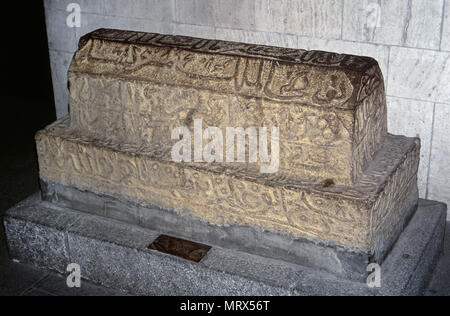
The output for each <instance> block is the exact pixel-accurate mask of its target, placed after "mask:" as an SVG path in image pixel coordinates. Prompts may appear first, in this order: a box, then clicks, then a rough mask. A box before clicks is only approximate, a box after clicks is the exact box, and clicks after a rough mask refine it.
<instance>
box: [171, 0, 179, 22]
mask: <svg viewBox="0 0 450 316" xmlns="http://www.w3.org/2000/svg"><path fill="white" fill-rule="evenodd" d="M176 5H177V0H171V6H172V10H171V11H172V24H175V23H178V22H177V17H176V14H177V11H176Z"/></svg>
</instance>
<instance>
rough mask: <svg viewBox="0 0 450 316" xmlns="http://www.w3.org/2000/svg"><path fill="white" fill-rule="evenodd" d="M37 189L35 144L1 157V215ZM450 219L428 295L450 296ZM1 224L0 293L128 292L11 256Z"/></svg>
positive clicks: (81, 294)
mask: <svg viewBox="0 0 450 316" xmlns="http://www.w3.org/2000/svg"><path fill="white" fill-rule="evenodd" d="M37 190H38V171H37V162H36V158H35V152H34V148H33V147H31V146H30V147H29V148H22V149H21V150H20V151H15V152H13V153H12V154H9V155H3V156H2V157H1V158H0V215H1V214H2V212H4V211H5V210H7V209H8V208H10V207H11V206H13V205H14V204H15V203H17V202H19V201H20V200H22V199H24V198H26V197H27V196H29V195H30V194H32V193H33V192H36V191H37ZM449 225H450V222H447V232H446V241H445V249H444V256H443V257H442V258H441V260H440V262H439V263H438V266H437V268H436V272H435V275H434V278H433V280H432V281H431V283H430V285H429V288H428V290H427V291H426V295H430V296H450V226H449ZM6 247H7V246H6V242H5V237H4V231H3V227H2V225H0V296H16V295H22V296H104V295H108V296H118V295H127V294H126V293H124V292H121V291H118V290H112V289H107V288H104V287H101V286H98V285H95V284H92V283H89V282H86V281H83V282H82V287H81V288H80V289H70V288H68V287H67V286H66V279H65V277H64V276H61V275H58V274H56V273H53V272H48V271H46V270H42V269H38V268H35V267H32V266H29V265H25V264H21V263H17V262H12V261H10V260H9V259H8V255H7V248H6Z"/></svg>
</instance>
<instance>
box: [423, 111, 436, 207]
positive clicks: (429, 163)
mask: <svg viewBox="0 0 450 316" xmlns="http://www.w3.org/2000/svg"><path fill="white" fill-rule="evenodd" d="M435 120H436V103H433V118H432V120H431V139H430V153H429V154H428V170H427V183H426V190H425V199H428V194H429V187H430V171H431V154H432V152H433V139H434V122H435Z"/></svg>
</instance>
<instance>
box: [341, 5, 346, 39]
mask: <svg viewBox="0 0 450 316" xmlns="http://www.w3.org/2000/svg"><path fill="white" fill-rule="evenodd" d="M344 10H345V0H342V8H341V38H340V39H341V40H343V39H344Z"/></svg>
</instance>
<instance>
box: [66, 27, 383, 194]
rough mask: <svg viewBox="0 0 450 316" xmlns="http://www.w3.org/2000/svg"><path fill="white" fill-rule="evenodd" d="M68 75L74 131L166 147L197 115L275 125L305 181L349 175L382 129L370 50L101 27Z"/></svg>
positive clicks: (283, 160)
mask: <svg viewBox="0 0 450 316" xmlns="http://www.w3.org/2000/svg"><path fill="white" fill-rule="evenodd" d="M69 81H70V111H71V128H72V129H74V130H77V131H79V133H83V134H86V135H91V136H93V137H95V138H99V139H105V138H106V139H108V140H110V141H112V142H120V143H125V144H128V145H130V146H136V147H138V148H149V151H151V150H152V148H154V147H155V146H156V147H158V148H161V147H162V149H160V150H161V151H163V152H164V151H168V150H169V148H170V147H171V146H173V144H174V141H172V140H171V131H172V130H173V129H174V128H176V127H179V126H188V127H190V128H192V126H193V122H194V121H195V119H202V120H203V126H204V127H205V128H206V127H208V126H214V127H219V128H223V129H225V128H226V127H242V128H247V127H251V126H254V127H257V128H258V127H261V126H266V127H268V128H269V131H270V127H274V126H276V127H278V128H279V146H280V154H279V173H280V174H283V175H285V176H286V177H294V178H296V179H298V180H301V181H305V182H312V183H320V182H327V181H328V182H330V183H335V184H347V185H348V184H352V183H355V181H356V180H357V179H358V177H359V176H360V175H361V172H362V170H363V169H364V167H365V166H367V165H368V163H369V162H370V161H371V160H372V158H373V156H374V154H375V152H376V151H377V150H379V149H380V148H381V144H382V142H383V140H384V138H385V137H386V135H387V123H386V122H387V119H386V101H385V93H384V83H383V77H382V74H381V71H380V69H379V66H378V64H377V62H376V61H375V60H374V59H372V58H368V57H360V56H351V55H340V54H335V53H329V52H321V51H305V50H299V49H288V48H278V47H269V46H261V45H250V44H243V43H233V42H225V41H218V40H207V39H198V38H191V37H183V36H172V35H161V34H153V33H140V32H129V31H119V30H109V29H101V30H97V31H94V32H92V33H90V34H87V35H86V36H84V37H83V38H81V40H80V43H79V49H78V51H77V53H76V54H75V56H74V58H73V62H72V64H71V66H70V70H69ZM244 167H245V166H244Z"/></svg>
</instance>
